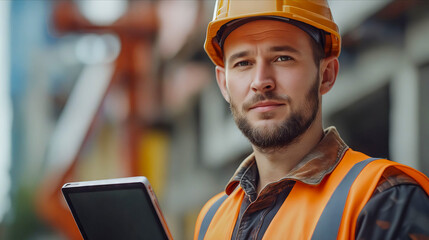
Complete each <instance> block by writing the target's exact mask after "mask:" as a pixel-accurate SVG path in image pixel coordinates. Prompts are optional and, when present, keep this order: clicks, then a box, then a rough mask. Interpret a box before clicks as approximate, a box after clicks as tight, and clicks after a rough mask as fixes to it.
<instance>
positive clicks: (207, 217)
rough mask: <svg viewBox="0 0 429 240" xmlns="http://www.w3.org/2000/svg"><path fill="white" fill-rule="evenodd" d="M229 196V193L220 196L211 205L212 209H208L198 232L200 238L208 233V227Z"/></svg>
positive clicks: (201, 239) (200, 239)
mask: <svg viewBox="0 0 429 240" xmlns="http://www.w3.org/2000/svg"><path fill="white" fill-rule="evenodd" d="M227 197H228V195H226V194H225V195H223V196H222V197H220V198H219V199H218V200H217V201H216V202H214V203H213V205H212V206H211V207H210V209H209V210H208V211H207V213H206V215H205V216H204V218H203V221H202V222H201V226H200V231H199V232H198V240H203V239H204V236H205V235H206V232H207V229H208V228H209V225H210V223H211V221H212V219H213V217H214V215H215V213H216V211H217V210H218V208H219V207H220V205H222V203H223V202H224V201H225V199H226V198H227Z"/></svg>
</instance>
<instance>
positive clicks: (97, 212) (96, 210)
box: [68, 188, 167, 240]
mask: <svg viewBox="0 0 429 240" xmlns="http://www.w3.org/2000/svg"><path fill="white" fill-rule="evenodd" d="M68 196H69V200H70V201H71V208H72V211H74V214H75V219H76V222H77V223H78V225H79V228H81V231H82V234H83V235H84V237H85V238H86V239H88V240H98V239H130V240H131V239H153V240H157V239H160V240H164V239H167V237H166V234H165V233H164V230H163V228H162V225H161V223H160V221H159V219H158V218H157V217H156V212H155V209H154V208H153V206H152V205H151V202H150V198H149V196H148V195H147V193H146V192H145V191H144V190H143V189H135V188H133V189H117V190H102V191H91V192H72V193H69V194H68Z"/></svg>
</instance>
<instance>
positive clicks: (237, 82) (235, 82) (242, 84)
mask: <svg viewBox="0 0 429 240" xmlns="http://www.w3.org/2000/svg"><path fill="white" fill-rule="evenodd" d="M227 79H228V80H227V82H226V87H227V90H228V93H229V96H230V98H232V100H233V101H234V102H235V103H241V102H243V101H244V99H245V98H246V96H247V95H248V94H249V89H250V88H249V86H250V85H249V84H248V82H247V81H246V79H245V78H244V77H241V78H240V77H234V78H227Z"/></svg>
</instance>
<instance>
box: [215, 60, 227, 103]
mask: <svg viewBox="0 0 429 240" xmlns="http://www.w3.org/2000/svg"><path fill="white" fill-rule="evenodd" d="M216 81H217V85H218V86H219V89H220V91H221V93H222V95H223V98H225V100H226V101H227V102H228V103H229V101H230V100H229V94H228V88H227V86H226V75H225V68H223V67H220V66H216Z"/></svg>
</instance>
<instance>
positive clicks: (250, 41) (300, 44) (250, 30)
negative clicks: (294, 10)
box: [224, 20, 311, 58]
mask: <svg viewBox="0 0 429 240" xmlns="http://www.w3.org/2000/svg"><path fill="white" fill-rule="evenodd" d="M310 41H311V39H310V36H309V35H308V34H307V33H305V32H304V31H303V30H301V29H300V28H298V27H296V26H294V25H292V24H289V23H286V22H283V21H277V20H255V21H252V22H249V23H246V24H244V25H242V26H240V27H238V28H237V29H235V30H234V31H232V32H231V33H230V34H229V36H228V37H227V38H226V40H225V44H224V54H225V57H226V58H227V57H228V55H229V54H230V53H231V51H235V50H237V48H239V49H240V48H245V47H251V46H264V45H266V46H267V47H272V45H280V46H282V45H285V46H290V47H293V48H296V50H298V51H300V52H307V51H310V52H309V53H311V44H310Z"/></svg>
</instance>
